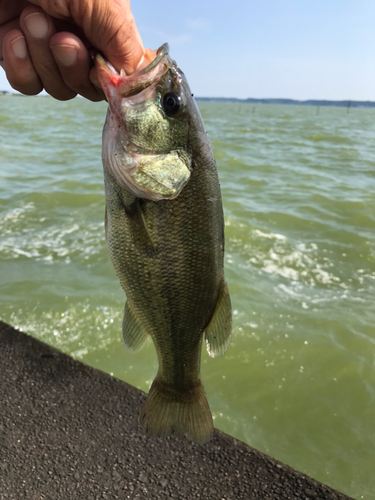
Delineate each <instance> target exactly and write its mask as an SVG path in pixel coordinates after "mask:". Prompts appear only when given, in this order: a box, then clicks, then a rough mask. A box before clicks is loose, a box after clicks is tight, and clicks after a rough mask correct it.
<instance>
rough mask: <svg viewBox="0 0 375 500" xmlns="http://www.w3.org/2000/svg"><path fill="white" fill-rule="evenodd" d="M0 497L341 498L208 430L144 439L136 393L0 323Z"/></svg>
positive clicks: (59, 499) (68, 499) (32, 499)
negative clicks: (192, 438) (195, 437)
mask: <svg viewBox="0 0 375 500" xmlns="http://www.w3.org/2000/svg"><path fill="white" fill-rule="evenodd" d="M0 354H1V358H0V499H1V500H23V499H25V500H26V499H27V500H75V499H77V500H78V499H79V500H85V499H89V500H96V499H111V500H112V499H127V498H131V499H136V498H140V499H159V500H160V499H168V498H176V499H179V500H184V499H188V500H190V499H203V500H211V499H215V500H216V499H218V500H221V499H226V500H229V499H233V500H237V499H247V500H268V499H272V500H284V499H285V500H323V499H325V500H328V499H329V500H344V499H348V497H346V496H345V495H342V494H340V493H338V492H337V491H334V490H332V489H331V488H328V487H327V486H323V485H322V484H320V483H318V482H316V481H314V480H313V479H310V478H308V477H307V476H305V475H303V474H301V473H299V472H296V471H294V470H293V469H291V468H290V467H288V466H286V465H283V464H282V463H280V462H278V461H276V460H273V459H272V458H270V457H268V456H266V455H264V454H262V453H260V452H258V451H256V450H254V449H253V448H250V447H249V446H247V445H246V444H244V443H242V442H240V441H237V440H236V439H234V438H232V437H230V436H228V435H226V434H223V433H222V432H219V431H215V433H214V437H213V439H212V440H211V442H210V443H208V444H205V445H196V444H192V443H190V442H188V441H186V440H184V439H178V438H175V437H169V438H166V439H150V438H147V437H146V436H145V435H144V434H143V432H142V430H141V429H140V428H139V425H138V416H139V412H140V409H141V407H142V405H143V403H144V401H145V397H146V396H145V394H144V393H142V392H141V391H139V390H137V389H135V388H134V387H131V386H129V385H128V384H126V383H124V382H121V381H120V380H117V379H115V378H112V377H111V376H109V375H107V374H105V373H102V372H100V371H99V370H95V369H93V368H90V367H88V366H85V365H83V364H82V363H79V362H77V361H74V360H73V359H72V358H70V357H69V356H67V355H65V354H62V353H61V352H59V351H57V350H55V349H53V348H51V347H49V346H47V345H45V344H43V343H41V342H39V341H38V340H36V339H34V338H32V337H30V336H28V335H26V334H25V333H22V332H19V331H17V330H15V329H14V328H12V327H11V326H9V325H7V324H5V323H2V322H1V321H0Z"/></svg>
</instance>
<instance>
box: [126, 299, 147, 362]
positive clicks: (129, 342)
mask: <svg viewBox="0 0 375 500" xmlns="http://www.w3.org/2000/svg"><path fill="white" fill-rule="evenodd" d="M146 340H147V332H146V330H145V329H144V328H143V326H142V324H141V322H140V321H139V319H138V318H137V316H136V314H135V312H134V310H133V309H132V308H131V306H129V302H128V301H127V302H126V304H125V310H124V319H123V321H122V343H123V344H124V347H125V349H127V350H128V351H129V352H133V353H134V352H138V351H140V350H141V349H142V347H143V346H144V343H145V342H146Z"/></svg>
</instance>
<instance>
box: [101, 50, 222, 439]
mask: <svg viewBox="0 0 375 500" xmlns="http://www.w3.org/2000/svg"><path fill="white" fill-rule="evenodd" d="M96 64H97V68H98V74H99V78H100V81H101V85H102V87H103V90H104V92H105V93H106V96H107V99H108V102H109V110H108V114H107V121H106V125H105V127H104V131H103V166H104V180H105V198H106V242H107V246H108V250H109V255H110V258H111V261H112V264H113V266H114V268H115V271H116V274H117V276H118V278H119V280H120V283H121V285H122V287H123V289H124V291H125V293H126V297H127V302H126V304H125V312H124V319H123V325H122V337H123V343H124V346H125V347H126V348H127V349H128V350H130V351H132V352H137V351H138V350H139V349H140V348H141V347H142V346H143V344H144V343H145V341H146V339H147V337H148V336H149V335H150V336H151V338H152V341H153V343H154V346H155V349H156V353H157V357H158V362H159V369H158V372H157V375H156V377H155V380H154V382H153V384H152V386H151V389H150V392H149V395H148V399H147V401H146V404H145V406H144V408H143V410H142V413H141V424H142V426H143V427H144V428H145V429H146V431H147V433H148V434H150V435H152V436H165V435H168V434H170V433H172V432H175V433H176V434H179V435H186V436H187V437H188V438H189V439H191V440H193V441H196V442H205V441H207V440H208V439H209V438H210V435H211V433H212V429H213V424H212V416H211V412H210V409H209V406H208V403H207V399H206V396H205V392H204V388H203V385H202V381H201V376H200V358H201V343H202V338H203V333H204V334H205V341H206V347H207V350H208V352H209V354H210V356H211V357H217V356H220V355H222V354H224V352H225V351H226V349H227V348H228V345H229V343H230V335H231V304H230V298H229V293H228V288H227V284H226V282H225V279H224V271H223V258H224V221H223V209H222V202H221V194H220V186H219V180H218V175H217V171H216V166H215V160H214V156H213V152H212V148H211V145H210V142H209V139H208V137H207V134H206V132H205V130H204V126H203V122H202V118H201V116H200V113H199V111H198V108H197V106H196V104H195V101H194V99H193V97H192V95H191V93H190V89H189V87H188V84H187V82H186V80H185V77H184V75H183V73H182V72H181V70H180V69H179V68H178V67H177V66H176V64H175V63H174V62H173V61H172V60H171V59H170V57H169V55H168V47H167V45H164V46H162V47H161V48H160V49H159V51H158V53H157V56H156V58H155V61H153V63H151V64H150V65H149V66H148V67H147V68H145V69H144V70H143V71H142V72H140V73H139V74H135V75H131V77H126V76H124V75H118V74H115V73H114V71H113V69H112V68H111V67H110V66H109V65H108V64H106V63H105V62H104V60H103V59H102V58H101V57H100V56H97V58H96ZM127 79H131V81H130V83H128V82H127ZM137 79H138V80H137Z"/></svg>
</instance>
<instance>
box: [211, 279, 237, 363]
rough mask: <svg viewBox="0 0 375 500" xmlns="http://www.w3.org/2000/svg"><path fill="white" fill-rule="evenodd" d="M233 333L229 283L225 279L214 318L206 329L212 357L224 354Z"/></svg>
mask: <svg viewBox="0 0 375 500" xmlns="http://www.w3.org/2000/svg"><path fill="white" fill-rule="evenodd" d="M231 335H232V307H231V303H230V296H229V291H228V285H227V283H226V281H225V280H224V279H223V282H222V285H221V290H220V294H219V298H218V300H217V303H216V308H215V312H214V315H213V316H212V319H211V321H210V323H209V325H208V326H207V328H206V329H205V339H206V349H207V352H208V354H209V355H210V356H211V358H218V357H219V356H222V355H223V354H224V353H225V351H226V350H227V349H228V347H229V344H230V339H231Z"/></svg>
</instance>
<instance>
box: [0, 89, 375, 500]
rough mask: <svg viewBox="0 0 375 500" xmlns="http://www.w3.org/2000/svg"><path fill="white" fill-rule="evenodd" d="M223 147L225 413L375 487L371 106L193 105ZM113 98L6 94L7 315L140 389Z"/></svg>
mask: <svg viewBox="0 0 375 500" xmlns="http://www.w3.org/2000/svg"><path fill="white" fill-rule="evenodd" d="M199 106H200V108H201V111H202V115H203V118H204V121H205V124H206V128H207V131H208V133H209V136H210V138H211V140H212V143H213V147H214V151H215V156H216V159H217V165H218V171H219V177H220V182H221V186H222V195H223V204H224V211H225V226H226V228H225V229H226V257H225V265H226V277H227V281H228V285H229V289H230V293H231V297H232V304H233V311H234V313H233V314H234V316H233V319H234V324H233V339H232V344H231V346H230V348H229V350H228V352H227V353H226V355H225V356H224V357H223V358H220V359H216V360H212V359H210V358H209V357H208V355H207V353H206V352H205V351H204V352H202V377H203V381H204V384H205V387H206V392H207V396H208V400H209V403H210V406H211V409H212V412H213V415H214V419H215V426H216V427H218V428H219V429H221V430H223V431H225V432H227V433H229V434H231V435H233V436H235V437H237V438H238V439H241V440H243V441H245V442H246V443H248V444H250V445H251V446H253V447H255V448H257V449H259V450H261V451H263V452H265V453H267V454H269V455H271V456H273V457H276V458H277V459H279V460H281V461H283V462H285V463H287V464H289V465H291V466H292V467H294V468H296V469H298V470H300V471H302V472H305V473H307V474H309V475H310V476H312V477H314V478H316V479H318V480H319V481H322V482H323V483H326V484H329V485H331V486H332V487H334V488H337V489H338V490H340V491H342V492H344V493H346V494H348V495H350V496H353V497H354V498H356V499H365V500H375V472H374V471H375V110H371V109H354V108H352V109H350V112H349V113H347V110H346V109H345V108H331V107H327V108H323V107H322V108H320V109H319V110H317V109H316V108H313V107H309V106H305V107H302V106H273V105H263V106H262V105H256V106H253V105H248V104H232V103H199ZM105 110H106V105H105V104H104V103H100V104H92V103H89V102H87V101H85V100H84V99H75V100H73V101H69V102H66V103H62V102H58V101H54V100H53V99H51V98H48V97H36V98H35V97H13V96H12V97H8V96H4V97H0V138H1V142H0V317H1V319H3V320H4V321H6V322H9V323H10V324H12V325H14V326H16V327H18V328H20V329H22V330H24V331H25V332H28V333H30V334H31V335H33V336H35V337H37V338H38V339H41V340H43V341H44V342H47V343H48V344H51V345H53V346H55V347H57V348H58V349H60V350H62V351H64V352H66V353H68V354H70V355H72V356H73V357H75V358H76V359H78V360H81V361H83V362H84V363H86V364H89V365H91V366H94V367H96V368H99V369H101V370H104V371H106V372H108V373H111V374H113V375H114V376H115V377H118V378H120V379H122V380H125V381H126V382H128V383H130V384H132V385H134V386H136V387H139V388H140V389H142V390H144V391H148V389H149V387H150V384H151V382H152V380H153V377H154V375H155V373H156V369H157V361H156V356H155V352H154V348H153V345H152V343H151V341H149V342H148V343H147V344H146V346H145V347H144V349H143V350H142V351H140V352H139V353H138V354H129V353H127V352H126V351H125V350H124V349H123V347H122V344H121V333H120V332H121V320H122V311H123V306H124V294H123V291H122V289H121V287H120V285H119V283H118V280H117V278H116V276H115V273H114V271H113V269H112V265H111V264H110V261H109V257H108V254H107V249H106V245H105V240H104V222H103V220H104V204H105V201H104V186H103V173H102V165H101V131H102V127H103V123H104V118H105Z"/></svg>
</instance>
